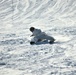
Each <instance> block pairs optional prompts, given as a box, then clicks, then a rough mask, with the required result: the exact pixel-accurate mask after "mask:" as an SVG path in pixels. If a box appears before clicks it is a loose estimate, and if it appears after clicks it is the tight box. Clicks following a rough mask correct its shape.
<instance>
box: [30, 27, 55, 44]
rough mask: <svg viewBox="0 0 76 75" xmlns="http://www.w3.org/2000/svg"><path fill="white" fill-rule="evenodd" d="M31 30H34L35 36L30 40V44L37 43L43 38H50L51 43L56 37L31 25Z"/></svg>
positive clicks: (33, 34)
mask: <svg viewBox="0 0 76 75" xmlns="http://www.w3.org/2000/svg"><path fill="white" fill-rule="evenodd" d="M30 31H31V32H32V35H31V36H33V38H32V39H31V41H30V44H31V45H32V44H35V43H37V42H41V41H43V40H48V42H49V43H50V44H53V43H54V41H55V39H54V38H53V37H51V36H49V35H47V34H46V33H45V32H42V31H41V30H40V29H36V28H34V27H30Z"/></svg>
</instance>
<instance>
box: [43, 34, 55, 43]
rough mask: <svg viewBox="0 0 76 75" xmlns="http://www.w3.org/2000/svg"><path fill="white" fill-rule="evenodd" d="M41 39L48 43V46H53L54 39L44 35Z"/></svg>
mask: <svg viewBox="0 0 76 75" xmlns="http://www.w3.org/2000/svg"><path fill="white" fill-rule="evenodd" d="M43 39H46V40H48V42H49V43H50V44H53V43H54V41H55V39H54V38H53V37H51V36H48V35H44V37H43Z"/></svg>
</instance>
